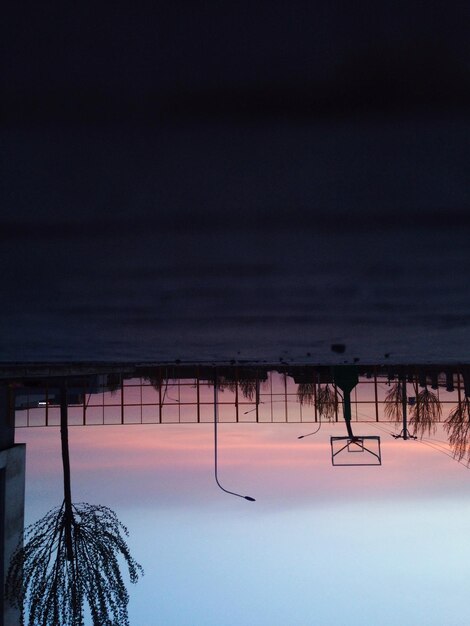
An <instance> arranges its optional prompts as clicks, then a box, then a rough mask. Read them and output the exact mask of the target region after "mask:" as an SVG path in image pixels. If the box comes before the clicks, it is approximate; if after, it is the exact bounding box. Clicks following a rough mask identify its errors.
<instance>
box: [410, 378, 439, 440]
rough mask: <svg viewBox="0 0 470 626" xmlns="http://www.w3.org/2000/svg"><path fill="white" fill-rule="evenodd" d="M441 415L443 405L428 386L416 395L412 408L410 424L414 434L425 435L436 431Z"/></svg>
mask: <svg viewBox="0 0 470 626" xmlns="http://www.w3.org/2000/svg"><path fill="white" fill-rule="evenodd" d="M441 415H442V407H441V403H440V402H439V400H438V398H437V395H436V394H434V393H432V391H429V389H428V388H427V387H426V388H425V389H423V391H420V392H419V393H418V395H417V396H416V404H415V405H414V407H413V408H412V410H411V416H410V424H411V425H412V426H413V434H414V435H417V436H418V437H423V436H424V435H426V434H428V435H430V434H431V433H435V432H436V424H437V422H438V421H439V420H440V419H441Z"/></svg>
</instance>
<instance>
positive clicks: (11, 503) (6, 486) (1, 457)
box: [0, 385, 26, 626]
mask: <svg viewBox="0 0 470 626" xmlns="http://www.w3.org/2000/svg"><path fill="white" fill-rule="evenodd" d="M10 409H11V406H10V394H9V388H8V387H7V386H6V385H2V386H0V584H1V586H2V593H1V594H0V602H1V604H0V626H12V625H13V624H19V623H20V615H19V611H18V610H17V609H14V608H13V607H11V606H9V605H7V604H6V603H5V601H4V597H3V589H4V588H5V576H6V573H7V572H8V567H9V564H10V559H11V557H12V555H13V553H14V551H15V550H16V548H17V546H18V543H19V541H20V540H21V537H22V533H23V528H24V499H25V461H26V446H25V444H20V445H14V436H15V429H14V424H13V415H12V413H11V410H10Z"/></svg>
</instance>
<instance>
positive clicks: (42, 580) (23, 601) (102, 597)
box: [5, 386, 143, 626]
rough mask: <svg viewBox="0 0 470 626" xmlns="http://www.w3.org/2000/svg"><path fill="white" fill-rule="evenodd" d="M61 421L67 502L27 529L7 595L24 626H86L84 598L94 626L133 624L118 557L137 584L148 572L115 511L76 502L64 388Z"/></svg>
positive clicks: (12, 564) (14, 561)
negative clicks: (131, 548)
mask: <svg viewBox="0 0 470 626" xmlns="http://www.w3.org/2000/svg"><path fill="white" fill-rule="evenodd" d="M60 422H61V426H60V432H61V443H62V466H63V471H64V500H63V502H62V504H61V505H60V506H59V507H56V508H54V509H52V510H51V511H49V512H48V513H46V515H45V516H44V517H43V518H41V519H40V520H39V521H37V522H36V523H34V524H32V525H31V526H29V527H28V528H26V530H25V533H24V545H23V546H19V547H18V548H17V550H16V551H15V553H14V555H13V557H12V560H11V562H10V567H9V570H8V574H7V579H6V586H5V598H6V599H7V601H8V602H10V604H12V605H13V606H15V607H17V608H19V609H20V611H21V626H24V624H25V623H26V624H27V625H28V626H83V624H84V617H85V616H84V609H85V601H86V603H87V604H88V607H89V609H90V613H91V617H92V620H93V625H94V626H128V624H129V620H128V613H127V605H128V601H129V595H128V593H127V590H126V587H125V585H124V581H123V578H122V575H121V571H120V566H119V558H122V559H123V560H124V561H125V562H126V565H127V568H128V570H129V576H130V580H131V582H132V583H135V582H137V580H138V577H139V574H143V570H142V567H141V566H140V565H139V564H138V563H137V562H136V561H135V560H134V559H133V558H132V556H131V554H130V552H129V548H128V546H127V543H126V541H125V539H124V538H123V535H124V536H127V535H128V532H127V528H126V527H125V526H124V525H123V524H122V523H121V522H120V521H119V520H118V518H117V516H116V514H115V513H114V512H113V511H112V510H111V509H109V508H108V507H105V506H101V505H92V504H87V503H78V504H73V503H72V495H71V481H70V460H69V447H68V424H67V392H66V389H65V386H63V387H62V391H61V407H60ZM25 609H27V612H28V617H27V620H26V621H25V617H24V610H25Z"/></svg>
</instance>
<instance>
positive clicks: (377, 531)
mask: <svg viewBox="0 0 470 626" xmlns="http://www.w3.org/2000/svg"><path fill="white" fill-rule="evenodd" d="M361 428H362V430H363V431H364V432H363V434H366V431H368V432H370V434H374V433H373V431H372V430H371V428H370V427H369V426H366V425H361ZM298 430H299V427H298V425H283V424H281V425H277V426H276V425H269V426H268V425H258V426H257V425H254V424H250V425H241V424H239V425H226V424H224V425H223V428H222V436H221V448H220V462H221V467H220V470H221V471H220V474H221V479H222V481H223V483H224V484H225V486H226V487H227V488H229V489H234V490H240V491H242V492H243V493H249V494H251V495H253V496H254V497H256V498H257V501H256V502H255V503H249V502H246V501H244V500H241V499H239V498H233V497H230V496H227V495H225V494H223V493H222V492H220V491H218V490H217V488H216V487H215V485H214V482H213V476H212V447H211V441H212V438H211V435H212V431H211V428H210V425H200V426H194V425H188V426H183V425H181V426H173V427H162V426H152V427H140V426H139V427H110V428H108V427H106V428H103V427H95V428H94V427H87V428H72V429H71V434H70V443H71V461H72V480H73V493H74V499H75V500H76V501H81V500H85V501H88V502H95V503H98V502H99V503H102V504H106V505H108V506H110V507H111V508H113V509H114V510H115V511H116V512H117V514H118V516H119V518H120V519H121V520H122V521H123V522H124V523H125V524H126V525H127V526H128V528H129V530H130V533H131V536H130V540H129V541H130V545H131V547H132V553H133V555H134V556H135V558H136V559H137V560H138V561H139V562H141V563H142V565H143V566H144V569H145V576H144V577H143V578H142V579H141V580H140V581H139V583H138V584H137V585H136V586H135V587H134V586H131V585H129V591H130V596H131V600H130V606H129V614H130V618H131V624H132V625H133V626H154V625H155V624H165V625H169V626H172V625H175V626H221V625H223V626H232V625H233V626H235V625H236V626H240V625H243V626H264V625H270V626H278V625H279V626H281V625H282V626H284V625H285V624H289V625H292V626H308V625H310V624H314V623H315V624H321V625H322V626H327V625H330V624H331V625H333V624H334V625H335V626H337V625H339V626H342V625H344V626H351V625H356V624H357V625H359V624H361V625H362V624H380V626H388V625H394V624H413V625H415V624H418V625H420V624H422V625H426V626H433V625H436V626H438V625H439V626H442V624H448V625H450V626H459V625H460V624H462V626H463V625H464V624H466V623H467V618H466V613H465V610H466V598H467V595H468V590H467V586H468V582H467V581H468V574H469V570H470V566H469V563H470V546H469V544H468V531H469V525H470V523H469V520H470V515H469V514H470V497H469V480H470V475H469V473H468V471H467V470H466V469H465V468H464V467H463V466H462V465H458V464H457V463H455V462H453V461H452V460H451V459H450V458H449V457H447V456H446V455H444V454H441V453H440V452H438V451H436V450H434V449H431V448H429V447H427V446H424V445H422V444H419V443H415V442H406V443H405V442H400V441H397V442H396V441H394V440H392V439H391V438H390V437H389V436H388V435H386V434H385V433H380V434H381V435H382V443H383V466H382V467H380V468H375V467H374V468H362V469H359V468H338V469H337V468H332V467H331V466H330V459H329V450H328V444H329V434H330V432H329V431H328V429H327V428H325V429H324V430H322V431H321V432H320V433H319V436H318V437H317V438H311V439H310V440H303V441H302V442H299V441H298V440H296V436H297V435H298V434H299V433H298ZM377 432H378V431H377ZM335 434H341V433H339V432H338V431H335ZM436 438H442V433H437V435H436ZM17 439H18V441H23V440H24V441H27V443H28V448H27V449H28V457H27V458H28V461H27V518H28V521H33V519H35V518H36V517H38V516H40V515H42V514H43V513H45V512H46V510H47V509H48V508H50V507H51V506H53V505H55V504H57V503H58V502H59V501H60V498H61V474H60V457H59V453H60V448H59V432H58V430H56V429H55V428H49V429H29V430H19V431H18V436H17Z"/></svg>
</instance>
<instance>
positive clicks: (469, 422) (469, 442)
mask: <svg viewBox="0 0 470 626" xmlns="http://www.w3.org/2000/svg"><path fill="white" fill-rule="evenodd" d="M444 428H445V429H446V431H447V434H448V436H449V444H450V447H451V449H452V452H453V454H454V458H455V459H457V461H461V460H462V459H464V458H466V462H467V465H470V398H467V397H465V398H464V399H463V400H461V401H460V402H459V403H458V405H457V406H456V407H455V408H454V409H452V411H451V412H450V413H449V417H448V418H447V419H446V421H445V424H444Z"/></svg>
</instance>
